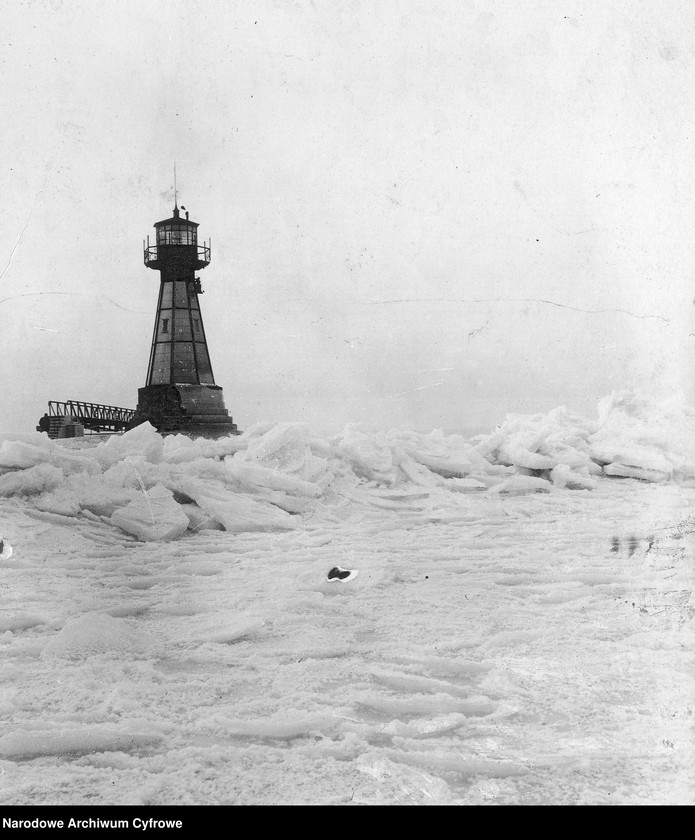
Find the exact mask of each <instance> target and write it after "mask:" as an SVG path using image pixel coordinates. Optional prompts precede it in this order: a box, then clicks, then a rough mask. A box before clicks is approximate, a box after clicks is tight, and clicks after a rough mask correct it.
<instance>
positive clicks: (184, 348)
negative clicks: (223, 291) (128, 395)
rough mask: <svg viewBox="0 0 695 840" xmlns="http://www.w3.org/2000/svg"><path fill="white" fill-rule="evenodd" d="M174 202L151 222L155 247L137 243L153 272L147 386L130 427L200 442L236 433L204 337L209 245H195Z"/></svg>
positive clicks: (193, 228)
mask: <svg viewBox="0 0 695 840" xmlns="http://www.w3.org/2000/svg"><path fill="white" fill-rule="evenodd" d="M181 210H183V211H185V213H186V216H185V218H183V217H182V216H181V212H180V210H179V208H178V205H177V203H176V202H175V203H174V215H173V216H172V217H171V218H170V219H164V220H163V221H161V222H155V225H154V227H155V231H156V244H155V245H150V239H149V236H148V237H147V242H146V243H145V242H143V248H144V259H145V265H146V266H147V268H151V269H153V270H154V271H158V272H159V299H158V302H157V314H156V316H155V320H154V332H153V335H152V349H151V351H150V361H149V365H148V367H147V381H146V384H145V387H144V388H139V389H138V405H137V409H136V410H135V416H134V417H133V420H132V423H131V426H137V425H138V424H140V423H144V422H145V421H149V422H150V423H152V425H153V426H154V427H155V428H156V429H157V431H159V432H183V433H185V434H190V435H198V436H203V437H218V436H221V435H229V434H240V432H239V431H238V430H237V427H236V424H235V423H234V422H233V421H232V418H231V417H230V416H229V412H228V411H227V409H226V408H225V404H224V397H223V394H222V388H220V386H219V385H216V384H215V378H214V376H213V372H212V364H211V363H210V353H209V350H208V344H207V340H206V338H205V327H204V326H203V315H202V312H201V309H200V296H201V295H202V294H203V289H202V286H201V281H200V278H199V277H197V276H196V273H197V272H198V271H201V270H202V269H203V268H206V267H207V266H208V265H209V264H210V242H208V243H207V244H205V243H203V244H202V245H199V244H198V225H197V223H196V222H192V221H190V219H189V218H188V211H187V210H186V208H185V207H183V206H182V207H181Z"/></svg>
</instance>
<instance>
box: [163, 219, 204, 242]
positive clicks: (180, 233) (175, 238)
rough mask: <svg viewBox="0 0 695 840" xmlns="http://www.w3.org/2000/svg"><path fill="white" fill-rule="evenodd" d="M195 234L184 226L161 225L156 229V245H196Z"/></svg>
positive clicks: (192, 228) (191, 229) (194, 231)
mask: <svg viewBox="0 0 695 840" xmlns="http://www.w3.org/2000/svg"><path fill="white" fill-rule="evenodd" d="M197 242H198V237H197V232H196V229H195V228H194V227H191V226H190V225H184V224H170V225H162V226H161V227H158V228H157V245H196V244H197Z"/></svg>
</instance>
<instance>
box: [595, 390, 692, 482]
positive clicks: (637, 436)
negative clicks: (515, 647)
mask: <svg viewBox="0 0 695 840" xmlns="http://www.w3.org/2000/svg"><path fill="white" fill-rule="evenodd" d="M598 425H599V428H598V430H597V431H596V432H595V433H594V434H593V435H591V437H590V439H589V442H590V450H589V451H590V454H591V457H592V458H593V459H594V460H595V461H596V462H597V463H599V464H602V465H603V468H604V472H605V474H606V475H618V476H620V475H623V476H631V477H634V478H642V479H645V480H647V481H667V480H668V479H671V478H675V479H681V480H686V479H689V478H692V477H693V476H695V409H693V408H690V407H688V406H686V405H684V403H683V401H682V400H681V399H679V398H675V397H674V398H673V399H670V400H666V401H664V402H661V403H653V402H651V401H650V400H648V399H647V398H646V397H644V396H642V395H640V394H636V393H634V392H631V391H619V392H616V393H614V394H612V395H611V396H610V397H606V398H605V399H603V400H602V401H601V403H600V404H599V424H598Z"/></svg>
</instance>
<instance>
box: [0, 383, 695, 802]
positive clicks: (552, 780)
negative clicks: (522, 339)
mask: <svg viewBox="0 0 695 840" xmlns="http://www.w3.org/2000/svg"><path fill="white" fill-rule="evenodd" d="M694 502H695V412H693V410H692V409H689V408H688V407H686V406H683V405H680V404H678V403H677V402H676V401H675V400H674V401H670V402H667V403H661V404H658V403H655V402H653V401H650V400H647V399H646V398H644V397H641V396H639V395H636V394H632V393H628V392H621V393H617V394H614V395H612V396H611V397H609V398H607V399H606V400H605V401H604V402H603V403H602V404H601V406H600V409H599V413H598V418H597V419H595V420H591V419H587V418H583V417H579V416H577V415H576V414H573V413H572V412H569V411H567V410H566V409H564V408H558V409H555V410H554V411H552V412H550V413H548V414H545V415H542V414H538V415H531V416H510V417H508V418H507V419H506V420H505V421H504V422H503V423H502V424H501V425H500V426H498V428H497V429H496V430H494V431H493V432H491V433H490V434H488V435H481V436H478V437H476V438H474V439H472V440H465V439H464V438H462V437H461V436H458V435H450V436H447V435H444V434H442V433H441V432H433V433H431V434H419V433H416V432H406V431H402V430H390V431H384V432H369V431H367V430H364V429H361V428H359V427H357V426H348V427H347V428H346V429H345V430H344V431H343V432H342V433H340V434H339V435H336V436H335V437H333V438H323V437H320V436H319V435H317V434H316V433H314V432H313V431H312V430H311V429H310V428H309V427H308V426H306V425H305V424H301V423H281V424H277V425H272V424H257V425H256V426H255V427H253V428H251V429H249V430H248V431H247V432H246V433H245V434H243V435H241V436H238V437H230V438H224V439H220V440H216V441H208V440H201V439H197V440H190V439H189V438H187V437H185V436H183V435H172V436H168V437H166V438H162V437H161V436H160V435H158V434H157V433H156V432H155V431H154V429H152V428H151V427H150V426H148V425H147V424H145V425H143V426H140V427H138V428H136V429H135V430H133V431H132V432H128V433H126V434H124V435H121V436H114V437H111V438H109V439H108V440H106V441H99V440H96V439H87V438H85V439H74V440H66V441H60V442H58V441H49V440H48V438H47V437H46V436H45V435H39V434H35V435H26V434H25V435H17V436H16V437H14V438H13V436H11V435H4V436H3V438H2V440H1V442H0V537H1V538H2V540H3V548H2V553H1V556H0V575H1V579H2V587H1V588H0V650H1V654H2V655H1V657H0V710H2V713H3V715H2V722H1V723H0V802H3V803H4V804H48V803H55V804H96V803H98V804H109V803H119V804H140V803H142V804H228V803H248V804H269V803H334V804H340V803H345V804H347V803H355V804H359V803H374V804H377V803H380V804H445V803H452V804H464V803H470V804H485V803H504V804H512V803H558V804H561V803H567V804H569V803H574V804H582V803H612V802H614V803H647V802H654V803H676V802H678V803H693V802H695V761H694V759H695V750H694V749H693V747H694V737H693V722H694V719H693V706H694V704H695V679H694V675H695V648H694V646H693V641H694V640H695V596H693V561H694V560H695V511H694V510H693V503H694ZM333 568H338V569H349V570H355V571H356V572H357V574H354V575H353V576H351V577H350V578H349V579H345V580H339V579H330V578H328V573H329V572H330V570H331V569H333Z"/></svg>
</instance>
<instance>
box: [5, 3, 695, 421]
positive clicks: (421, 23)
mask: <svg viewBox="0 0 695 840" xmlns="http://www.w3.org/2000/svg"><path fill="white" fill-rule="evenodd" d="M2 11H3V34H2V36H1V41H2V42H1V44H0V119H1V121H2V131H1V132H0V152H1V153H0V165H1V166H2V189H3V196H2V201H1V202H0V274H1V279H0V316H1V320H0V323H1V325H2V329H1V331H0V353H1V357H0V374H1V381H2V384H3V400H2V411H0V431H28V430H32V429H33V428H34V426H35V424H36V422H37V421H38V418H39V417H40V415H41V414H43V412H44V411H45V410H46V408H47V405H46V403H47V401H48V400H49V399H60V400H64V399H81V400H87V401H93V402H104V403H108V404H112V405H123V406H128V407H134V406H135V404H136V402H137V389H138V388H139V387H142V386H143V385H144V384H145V376H146V371H147V362H148V357H149V349H150V342H151V338H152V327H153V322H154V314H155V308H156V303H157V291H158V282H159V274H158V272H154V271H151V270H148V269H146V268H145V267H144V265H143V262H142V240H143V238H145V237H146V236H147V235H148V234H150V235H152V234H153V233H154V231H153V228H152V225H153V223H154V222H155V221H158V220H160V219H164V218H167V217H168V216H170V215H171V210H172V207H173V168H174V162H176V168H177V173H178V191H179V203H180V204H183V205H185V206H186V207H187V208H188V210H189V212H190V216H191V219H192V220H194V221H197V222H198V223H199V224H200V228H199V234H200V236H201V238H205V239H207V238H211V239H212V262H211V265H210V266H209V267H208V268H207V269H205V271H204V272H202V273H201V275H200V276H201V279H202V282H203V288H204V290H205V294H204V296H203V297H202V298H201V307H202V310H203V317H204V321H205V327H206V333H207V337H208V343H209V348H210V354H211V358H212V364H213V370H214V373H215V380H216V382H217V384H218V385H221V386H222V387H223V388H224V395H225V401H226V405H227V408H228V409H229V410H230V413H231V414H232V415H233V416H234V419H235V421H236V422H237V423H238V424H239V427H240V428H242V429H243V428H246V427H248V426H249V425H251V424H252V423H254V422H256V421H259V420H277V421H280V420H307V421H309V422H310V423H311V424H312V425H314V426H315V427H316V428H317V429H319V430H338V429H340V428H342V426H343V425H345V424H346V423H348V422H353V421H359V422H363V423H365V424H366V425H368V426H371V427H391V426H400V427H405V428H413V429H422V430H428V429H431V428H444V429H448V430H453V429H472V428H475V427H479V426H482V427H485V428H487V427H490V426H492V425H494V423H496V422H499V421H500V420H502V419H503V418H504V416H505V415H506V414H507V413H508V412H535V411H545V410H549V409H551V408H553V407H555V406H556V405H560V404H563V405H567V406H568V407H569V408H572V409H574V410H578V411H581V412H585V413H589V414H590V415H593V414H594V411H595V407H596V403H597V401H598V400H599V399H600V398H601V397H603V396H604V395H606V394H608V393H610V392H611V391H612V390H614V389H623V388H639V389H641V390H643V391H645V392H647V393H652V394H657V395H667V394H669V393H672V392H674V391H678V390H684V391H685V392H686V394H687V395H688V396H689V397H690V398H691V399H692V397H693V381H692V380H693V372H694V367H695V366H694V364H693V362H694V348H695V320H694V318H693V312H694V310H695V307H694V306H693V298H694V297H695V170H694V167H693V161H694V160H695V155H694V150H695V144H694V142H693V139H694V137H695V107H694V106H695V9H694V8H693V5H692V2H690V0H687V2H678V0H663V1H662V2H655V0H629V2H620V0H611V2H610V3H596V2H592V0H578V1H577V2H562V1H561V0H514V1H513V2H512V0H510V1H509V2H494V0H477V2H466V0H423V2H419V0H410V2H406V0H402V2H396V0H378V1H377V0H373V1H372V2H348V0H344V1H343V2H335V0H330V2H319V0H315V2H299V1H298V2H290V1H289V0H276V2H271V0H265V1H264V0H261V1H260V2H259V0H253V2H244V0H236V1H235V2H234V3H230V2H228V0H224V1H223V0H196V2H192V0H189V2H180V0H156V1H155V0H137V2H118V0H116V2H112V3H109V4H106V3H100V4H94V3H93V2H86V0H69V2H67V1H66V2H62V0H42V1H41V2H39V0H35V1H34V0H25V1H24V2H12V1H11V0H5V1H4V2H3V3H2Z"/></svg>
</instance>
